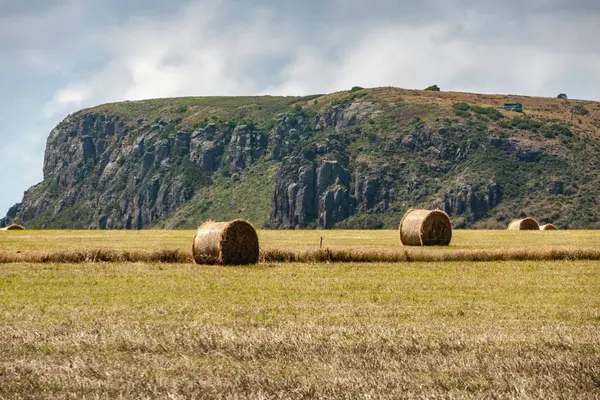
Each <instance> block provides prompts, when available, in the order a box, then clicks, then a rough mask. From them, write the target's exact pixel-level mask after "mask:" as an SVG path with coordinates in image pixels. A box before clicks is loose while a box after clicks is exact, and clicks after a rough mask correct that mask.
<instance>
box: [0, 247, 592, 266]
mask: <svg viewBox="0 0 600 400" xmlns="http://www.w3.org/2000/svg"><path fill="white" fill-rule="evenodd" d="M259 260H260V262H261V263H269V262H304V263H305V262H391V263H405V262H449V261H462V262H475V261H527V260H529V261H560V260H564V261H576V260H600V249H586V248H581V249H578V248H551V249H544V248H542V249H498V250H494V249H484V250H447V251H440V250H438V251H430V250H429V249H428V248H410V249H405V250H402V251H381V250H358V251H352V250H331V249H318V250H308V251H286V250H278V249H271V250H261V252H260V258H259ZM23 262H29V263H94V262H121V263H122V262H160V263H191V262H193V257H192V254H191V253H190V252H186V251H181V250H179V249H174V250H158V251H150V252H144V251H113V250H103V249H92V250H85V251H71V252H68V251H58V252H50V253H10V252H0V264H7V263H23Z"/></svg>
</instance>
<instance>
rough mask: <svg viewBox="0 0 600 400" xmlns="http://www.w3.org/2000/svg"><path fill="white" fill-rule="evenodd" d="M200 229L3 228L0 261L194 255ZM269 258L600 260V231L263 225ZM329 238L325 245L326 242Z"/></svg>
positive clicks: (177, 259) (178, 259) (176, 259)
mask: <svg viewBox="0 0 600 400" xmlns="http://www.w3.org/2000/svg"><path fill="white" fill-rule="evenodd" d="M193 234H194V232H193V231H178V230H164V231H21V232H17V231H14V232H2V233H0V263H14V262H35V263H41V262H46V263H48V262H50V263H52V262H60V263H65V262H170V263H186V262H191V260H192V255H191V241H192V237H193ZM258 234H259V238H260V243H261V249H262V250H261V261H262V262H325V261H330V262H415V261H428V262H432V261H510V260H538V261H543V260H600V231H554V232H527V231H521V232H512V231H470V230H457V231H454V237H453V240H452V243H451V245H450V246H448V247H427V248H421V247H407V246H402V245H401V244H400V242H399V237H398V232H397V231H391V230H384V231H355V230H348V231H343V230H335V231H268V230H260V231H258ZM321 238H323V248H319V245H320V242H321Z"/></svg>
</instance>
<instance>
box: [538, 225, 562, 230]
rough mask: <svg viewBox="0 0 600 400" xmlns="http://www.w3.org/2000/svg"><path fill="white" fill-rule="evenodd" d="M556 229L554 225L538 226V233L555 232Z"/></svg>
mask: <svg viewBox="0 0 600 400" xmlns="http://www.w3.org/2000/svg"><path fill="white" fill-rule="evenodd" d="M556 230H558V228H557V227H556V225H554V224H546V225H540V231H556Z"/></svg>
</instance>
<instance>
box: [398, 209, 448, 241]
mask: <svg viewBox="0 0 600 400" xmlns="http://www.w3.org/2000/svg"><path fill="white" fill-rule="evenodd" d="M450 240H452V223H451V222H450V217H448V215H447V214H446V213H445V212H443V211H441V210H417V209H410V210H408V211H407V212H406V214H404V216H403V217H402V220H401V221H400V241H401V242H402V244H403V245H405V246H448V245H449V244H450Z"/></svg>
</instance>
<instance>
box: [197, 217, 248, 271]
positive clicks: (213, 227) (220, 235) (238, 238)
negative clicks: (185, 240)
mask: <svg viewBox="0 0 600 400" xmlns="http://www.w3.org/2000/svg"><path fill="white" fill-rule="evenodd" d="M258 251H259V247H258V235H257V234H256V230H254V227H253V226H252V225H251V224H250V223H248V222H246V221H244V220H241V219H236V220H233V221H229V222H215V221H208V222H205V223H204V224H202V226H200V228H198V230H197V231H196V234H195V235H194V242H193V244H192V254H193V255H194V262H196V263H197V264H221V265H243V264H256V263H257V262H258Z"/></svg>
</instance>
